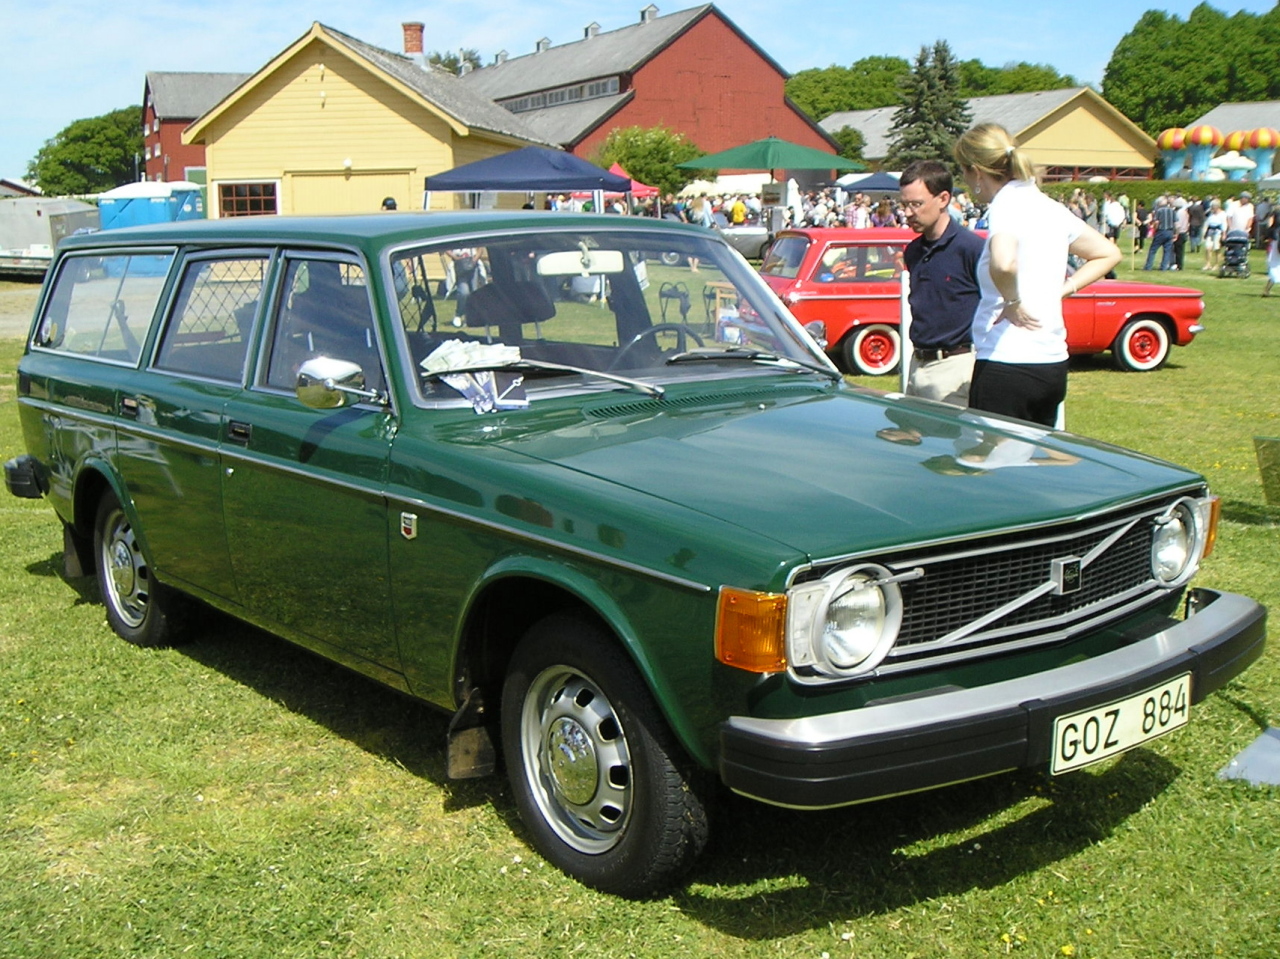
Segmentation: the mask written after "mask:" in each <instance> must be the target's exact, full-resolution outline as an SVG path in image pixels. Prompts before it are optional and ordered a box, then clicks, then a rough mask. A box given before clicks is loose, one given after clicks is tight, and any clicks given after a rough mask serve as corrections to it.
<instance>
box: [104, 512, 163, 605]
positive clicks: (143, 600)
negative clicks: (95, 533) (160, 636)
mask: <svg viewBox="0 0 1280 959" xmlns="http://www.w3.org/2000/svg"><path fill="white" fill-rule="evenodd" d="M103 525H104V530H103V537H102V555H101V556H100V557H99V562H101V563H102V569H103V572H104V574H105V575H104V576H103V577H102V579H103V583H104V587H105V588H104V592H105V593H106V596H105V599H106V601H107V602H108V603H110V604H111V608H112V610H114V611H115V613H116V615H117V616H119V617H120V619H121V621H123V622H124V624H125V625H126V626H128V627H129V628H130V629H138V628H139V627H140V626H142V624H143V623H144V622H145V621H146V618H147V609H148V607H149V605H150V601H151V577H150V572H149V570H148V569H147V560H146V558H145V557H144V556H143V555H142V550H141V549H140V548H139V547H138V540H137V538H136V537H135V536H134V535H133V526H132V525H131V524H130V523H129V520H128V518H127V517H126V516H125V515H124V512H123V511H121V510H114V511H112V513H111V514H110V515H109V516H108V517H107V522H106V523H105V524H103Z"/></svg>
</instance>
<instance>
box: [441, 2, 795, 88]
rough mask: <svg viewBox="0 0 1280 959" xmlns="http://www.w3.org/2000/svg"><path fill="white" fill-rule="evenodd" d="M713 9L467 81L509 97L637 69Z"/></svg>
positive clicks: (509, 63)
mask: <svg viewBox="0 0 1280 959" xmlns="http://www.w3.org/2000/svg"><path fill="white" fill-rule="evenodd" d="M713 9H715V8H714V7H713V6H712V5H711V4H705V5H703V6H700V7H691V8H690V9H688V10H680V11H678V12H677V13H670V14H667V15H666V16H665V17H655V18H654V19H652V20H650V21H649V22H647V23H633V24H631V25H630V26H626V27H622V28H621V29H619V30H610V31H609V32H607V33H598V34H596V35H595V36H594V37H585V38H584V39H582V40H577V41H574V42H572V43H565V44H562V45H561V46H558V47H550V48H548V49H546V50H543V51H542V52H540V53H530V54H528V55H526V56H522V57H512V58H511V59H508V60H506V61H505V62H503V63H495V64H492V65H491V66H486V67H481V68H480V69H478V70H472V71H471V72H470V73H468V74H467V75H466V76H464V77H463V78H462V80H463V82H464V83H465V84H466V85H467V86H468V87H469V88H471V89H472V90H474V91H476V92H477V93H479V94H482V95H484V96H486V97H489V98H490V99H493V100H506V99H509V98H511V97H515V96H519V95H520V94H524V93H531V92H533V91H535V90H549V89H553V88H555V87H562V86H566V85H568V84H571V83H580V82H582V81H584V80H592V79H595V78H597V77H611V76H617V75H618V74H622V73H629V72H634V71H635V70H637V69H639V67H641V66H642V65H643V64H644V62H645V61H646V60H648V59H649V58H650V57H652V56H653V55H654V54H656V53H658V52H660V51H661V50H662V49H663V48H665V47H666V46H667V45H668V44H669V43H671V41H672V40H674V39H675V38H676V37H677V36H679V35H680V34H681V33H682V32H683V31H685V30H686V29H688V28H689V27H690V26H691V25H692V24H693V23H694V22H696V21H697V20H698V19H699V18H700V17H702V16H703V15H704V14H706V13H708V12H709V11H711V10H713ZM722 16H723V15H722ZM769 62H770V63H772V62H773V61H772V60H770V61H769ZM780 72H781V71H780ZM784 75H785V74H784Z"/></svg>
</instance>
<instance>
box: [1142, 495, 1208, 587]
mask: <svg viewBox="0 0 1280 959" xmlns="http://www.w3.org/2000/svg"><path fill="white" fill-rule="evenodd" d="M1204 540H1205V537H1204V524H1203V523H1202V521H1201V510H1200V508H1199V504H1197V503H1196V502H1195V501H1194V500H1189V499H1180V500H1178V501H1177V502H1176V503H1174V504H1173V505H1171V506H1170V507H1169V508H1168V509H1167V510H1165V511H1164V512H1163V513H1161V514H1160V515H1159V516H1157V517H1156V519H1155V530H1154V532H1153V533H1152V536H1151V575H1152V576H1154V577H1155V580H1156V582H1157V583H1159V584H1160V585H1161V586H1181V585H1182V584H1183V583H1185V582H1186V581H1187V580H1188V579H1190V578H1191V576H1192V575H1193V574H1194V573H1195V571H1196V568H1197V566H1198V564H1199V562H1200V554H1201V551H1202V550H1203V548H1204Z"/></svg>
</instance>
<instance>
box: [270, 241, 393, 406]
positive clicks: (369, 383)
mask: <svg viewBox="0 0 1280 959" xmlns="http://www.w3.org/2000/svg"><path fill="white" fill-rule="evenodd" d="M317 356H327V357H330V358H332V359H339V360H349V361H350V362H352V363H357V364H359V365H360V368H361V369H362V370H363V371H364V382H365V387H366V388H367V389H371V390H378V391H379V392H381V391H382V390H384V389H386V382H387V381H386V376H385V375H384V373H383V370H382V359H381V356H380V354H379V352H378V339H377V336H376V334H375V332H374V328H373V310H372V308H371V307H370V304H369V288H368V285H367V283H366V277H365V271H364V268H363V267H361V266H360V264H358V263H351V262H347V261H339V260H327V259H310V258H303V257H290V258H289V259H288V260H287V261H286V267H285V270H284V280H283V294H282V296H281V297H280V299H279V302H278V304H277V307H276V317H275V326H274V328H273V331H272V337H271V357H270V361H269V364H268V367H267V385H268V386H274V387H276V388H278V389H282V390H293V389H294V387H295V384H296V381H297V376H298V368H299V367H300V366H302V364H303V363H305V362H306V361H307V360H309V359H313V358H314V357H317Z"/></svg>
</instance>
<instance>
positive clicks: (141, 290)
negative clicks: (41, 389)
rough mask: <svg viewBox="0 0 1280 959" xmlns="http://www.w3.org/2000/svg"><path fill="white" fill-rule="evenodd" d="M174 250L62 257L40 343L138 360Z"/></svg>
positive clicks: (37, 340) (103, 356)
mask: <svg viewBox="0 0 1280 959" xmlns="http://www.w3.org/2000/svg"><path fill="white" fill-rule="evenodd" d="M172 262H173V254H172V253H146V254H123V253H122V254H111V255H107V256H74V257H68V258H66V259H65V260H63V261H62V265H61V267H60V269H59V271H58V276H57V278H56V279H55V280H54V284H53V290H52V291H51V292H50V294H49V298H48V301H47V302H46V304H45V309H44V314H43V316H42V317H41V319H40V325H39V327H38V328H37V330H36V336H35V345H36V346H40V347H44V348H45V349H50V350H60V351H63V352H66V353H76V354H78V355H81V356H92V357H97V358H99V359H104V360H113V361H116V362H121V363H131V364H132V363H137V361H138V356H139V354H140V353H141V351H142V341H143V340H145V339H146V338H147V329H148V328H149V327H150V325H151V318H152V317H153V316H154V315H155V311H156V303H157V302H158V301H159V299H160V294H161V292H162V291H163V290H164V283H165V277H166V276H167V275H168V273H169V266H170V264H172Z"/></svg>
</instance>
